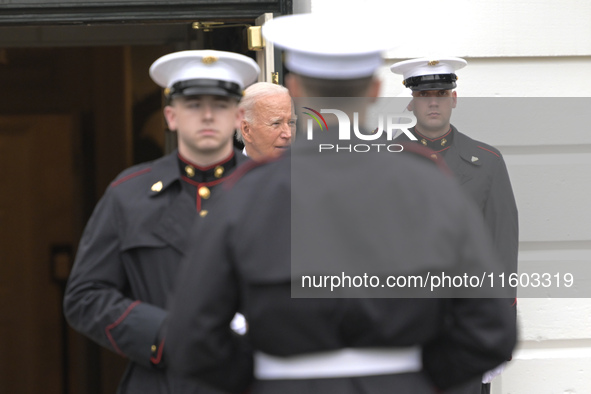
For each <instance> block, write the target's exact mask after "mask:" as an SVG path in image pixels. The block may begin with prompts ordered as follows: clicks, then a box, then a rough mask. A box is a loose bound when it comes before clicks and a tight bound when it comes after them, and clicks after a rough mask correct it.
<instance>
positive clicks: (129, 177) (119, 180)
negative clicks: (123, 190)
mask: <svg viewBox="0 0 591 394" xmlns="http://www.w3.org/2000/svg"><path fill="white" fill-rule="evenodd" d="M150 171H152V168H151V167H148V168H144V169H143V170H139V171H137V172H134V173H133V174H129V175H127V176H124V177H123V178H121V179H118V180H116V181H115V182H113V183H111V187H115V186H117V185H120V184H122V183H123V182H125V181H127V180H130V179H131V178H135V177H136V176H138V175H142V174H145V173H147V172H150Z"/></svg>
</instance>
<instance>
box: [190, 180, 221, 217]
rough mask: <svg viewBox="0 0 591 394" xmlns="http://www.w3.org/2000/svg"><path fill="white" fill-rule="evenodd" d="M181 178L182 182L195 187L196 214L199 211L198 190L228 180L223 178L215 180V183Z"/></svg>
mask: <svg viewBox="0 0 591 394" xmlns="http://www.w3.org/2000/svg"><path fill="white" fill-rule="evenodd" d="M181 177H182V178H183V181H185V182H187V183H189V184H191V185H193V186H196V187H197V192H196V194H197V196H196V200H197V204H195V208H196V209H197V212H199V211H201V196H200V195H199V188H200V187H201V186H215V185H217V184H218V183H221V182H224V181H225V180H226V179H228V177H225V178H220V179H216V180H215V181H211V182H195V181H194V180H192V179H190V178H187V177H186V176H184V175H182V176H181Z"/></svg>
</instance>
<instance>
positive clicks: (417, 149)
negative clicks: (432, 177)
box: [399, 141, 453, 176]
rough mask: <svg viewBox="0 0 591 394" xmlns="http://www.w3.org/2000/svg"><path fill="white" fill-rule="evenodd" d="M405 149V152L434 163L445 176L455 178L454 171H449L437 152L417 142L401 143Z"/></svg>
mask: <svg viewBox="0 0 591 394" xmlns="http://www.w3.org/2000/svg"><path fill="white" fill-rule="evenodd" d="M399 145H401V146H402V148H403V152H408V153H412V154H415V155H417V156H420V157H422V158H425V159H427V160H429V161H431V162H433V163H434V164H435V165H436V166H437V167H438V168H439V169H440V170H441V171H442V172H443V173H444V174H446V175H449V176H453V173H452V171H451V170H450V169H449V167H448V166H447V164H446V163H445V160H443V157H442V156H441V155H440V154H439V153H436V152H433V151H432V150H431V149H429V148H426V147H424V146H422V145H420V144H417V143H416V142H410V141H409V142H400V144H399Z"/></svg>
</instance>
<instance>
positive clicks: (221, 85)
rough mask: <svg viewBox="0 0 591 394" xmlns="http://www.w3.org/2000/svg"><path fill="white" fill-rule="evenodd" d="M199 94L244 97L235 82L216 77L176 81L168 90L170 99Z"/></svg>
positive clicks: (238, 98)
mask: <svg viewBox="0 0 591 394" xmlns="http://www.w3.org/2000/svg"><path fill="white" fill-rule="evenodd" d="M199 95H212V96H226V97H234V98H235V99H237V100H240V99H241V98H242V89H240V86H239V85H238V84H237V83H234V82H228V81H219V80H216V79H188V80H186V81H179V82H177V83H175V84H174V85H172V86H171V87H170V91H169V92H168V98H169V99H173V98H175V97H180V96H199Z"/></svg>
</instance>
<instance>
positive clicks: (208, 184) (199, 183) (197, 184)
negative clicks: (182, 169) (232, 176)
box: [182, 175, 227, 187]
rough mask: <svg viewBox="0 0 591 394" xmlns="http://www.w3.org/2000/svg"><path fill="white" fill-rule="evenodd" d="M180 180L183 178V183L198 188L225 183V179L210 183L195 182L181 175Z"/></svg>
mask: <svg viewBox="0 0 591 394" xmlns="http://www.w3.org/2000/svg"><path fill="white" fill-rule="evenodd" d="M182 178H183V181H185V182H187V183H190V184H191V185H193V186H197V187H200V186H215V185H217V184H218V183H220V182H223V181H225V180H226V178H227V177H226V178H220V179H216V180H215V181H211V182H195V181H194V180H192V179H191V178H188V177H186V176H184V175H182Z"/></svg>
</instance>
